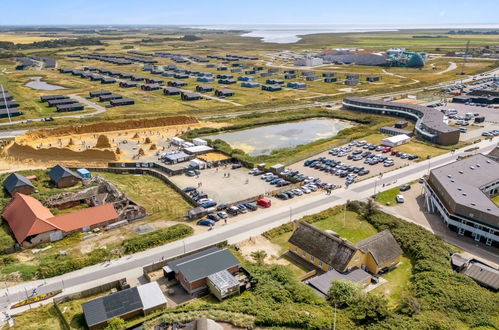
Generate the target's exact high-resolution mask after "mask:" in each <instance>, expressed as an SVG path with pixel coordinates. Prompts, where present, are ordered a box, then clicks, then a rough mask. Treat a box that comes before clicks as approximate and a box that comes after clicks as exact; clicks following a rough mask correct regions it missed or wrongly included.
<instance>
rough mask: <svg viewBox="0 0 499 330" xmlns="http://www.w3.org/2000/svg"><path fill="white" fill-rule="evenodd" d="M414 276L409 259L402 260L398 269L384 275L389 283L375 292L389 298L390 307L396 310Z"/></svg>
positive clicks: (403, 258)
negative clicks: (412, 275)
mask: <svg viewBox="0 0 499 330" xmlns="http://www.w3.org/2000/svg"><path fill="white" fill-rule="evenodd" d="M411 274H412V263H411V260H410V259H409V258H407V257H404V256H402V257H401V258H400V264H399V265H398V266H397V268H395V269H393V270H392V271H390V272H388V273H387V274H386V275H383V278H384V279H385V280H387V281H388V282H387V283H385V284H383V285H381V286H379V287H377V288H376V289H374V290H373V292H376V293H381V294H383V295H385V296H386V297H387V298H388V301H389V306H390V307H392V308H395V307H397V306H398V304H399V303H400V301H401V296H402V293H403V292H404V290H405V289H407V286H408V285H409V278H410V277H411Z"/></svg>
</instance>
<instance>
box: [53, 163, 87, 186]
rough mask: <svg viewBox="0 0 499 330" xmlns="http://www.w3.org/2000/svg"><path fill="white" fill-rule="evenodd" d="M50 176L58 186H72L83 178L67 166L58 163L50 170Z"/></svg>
mask: <svg viewBox="0 0 499 330" xmlns="http://www.w3.org/2000/svg"><path fill="white" fill-rule="evenodd" d="M49 177H50V179H52V182H53V183H54V184H55V185H56V187H57V188H67V187H72V186H74V185H75V184H77V183H78V181H80V180H81V177H80V176H79V175H78V174H76V173H74V172H73V171H71V170H70V169H68V168H67V167H64V166H61V165H56V166H54V167H52V169H51V170H50V171H49Z"/></svg>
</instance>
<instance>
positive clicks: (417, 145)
mask: <svg viewBox="0 0 499 330" xmlns="http://www.w3.org/2000/svg"><path fill="white" fill-rule="evenodd" d="M387 137H389V135H386V134H381V133H376V134H372V135H369V136H366V137H364V138H362V140H366V141H367V142H368V143H374V144H380V142H381V140H383V139H384V138H387ZM394 149H395V150H398V151H401V152H404V153H408V154H413V155H416V156H419V158H418V160H424V159H426V158H427V157H428V156H430V157H431V158H433V157H436V156H439V155H443V154H445V153H447V152H449V150H446V149H442V148H438V147H434V146H431V145H427V144H424V143H421V142H418V141H415V140H414V139H413V140H412V141H411V142H409V143H407V144H403V145H401V146H398V147H395V148H394Z"/></svg>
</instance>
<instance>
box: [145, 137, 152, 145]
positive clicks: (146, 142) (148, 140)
mask: <svg viewBox="0 0 499 330" xmlns="http://www.w3.org/2000/svg"><path fill="white" fill-rule="evenodd" d="M149 143H152V141H151V138H150V137H146V140H145V141H144V144H149Z"/></svg>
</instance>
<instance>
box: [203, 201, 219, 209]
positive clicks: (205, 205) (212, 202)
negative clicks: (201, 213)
mask: <svg viewBox="0 0 499 330" xmlns="http://www.w3.org/2000/svg"><path fill="white" fill-rule="evenodd" d="M214 206H217V202H215V201H208V202H205V203H203V204H201V207H203V208H205V209H209V208H210V207H214Z"/></svg>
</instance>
